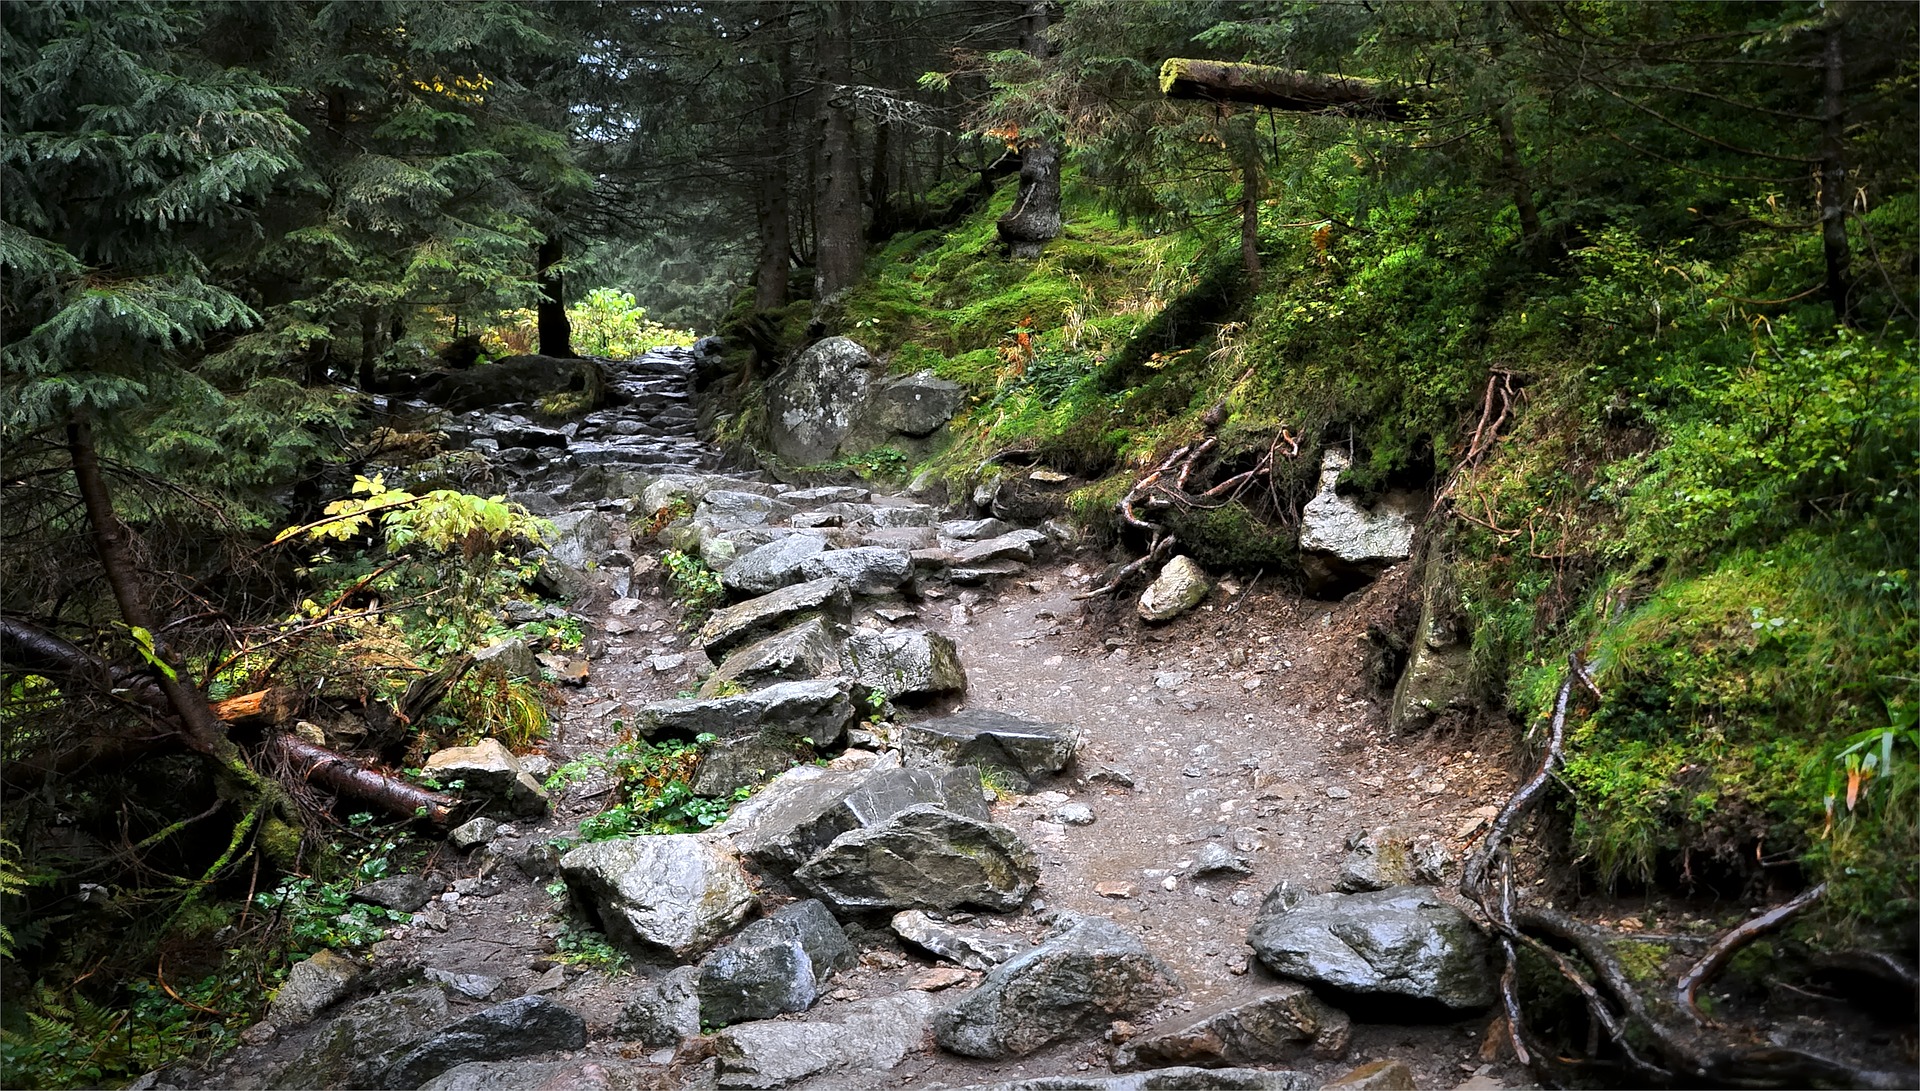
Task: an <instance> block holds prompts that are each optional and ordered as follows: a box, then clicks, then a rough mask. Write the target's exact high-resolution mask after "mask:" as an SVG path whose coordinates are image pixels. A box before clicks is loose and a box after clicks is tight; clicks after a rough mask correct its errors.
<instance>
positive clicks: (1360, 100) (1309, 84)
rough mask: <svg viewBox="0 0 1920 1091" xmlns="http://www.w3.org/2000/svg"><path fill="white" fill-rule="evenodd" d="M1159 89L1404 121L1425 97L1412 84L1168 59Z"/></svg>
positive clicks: (1179, 94) (1298, 110)
mask: <svg viewBox="0 0 1920 1091" xmlns="http://www.w3.org/2000/svg"><path fill="white" fill-rule="evenodd" d="M1160 93H1161V94H1164V95H1166V96H1167V97H1168V98H1176V99H1201V100H1204V101H1208V102H1244V103H1247V104H1249V105H1253V106H1271V107H1273V108H1274V109H1276V110H1289V111H1292V112H1294V113H1306V114H1342V115H1345V116H1347V117H1365V118H1373V119H1376V120H1380V121H1405V120H1407V118H1409V117H1411V116H1412V113H1413V111H1412V109H1411V107H1412V106H1414V105H1416V104H1418V103H1420V102H1423V101H1425V98H1424V96H1422V95H1420V94H1419V93H1417V92H1415V91H1412V90H1410V89H1404V88H1393V87H1389V86H1387V85H1386V84H1384V83H1382V82H1381V81H1379V80H1370V79H1362V78H1361V77H1359V76H1327V75H1322V74H1320V73H1316V72H1298V71H1295V70H1293V69H1289V68H1275V67H1273V66H1271V65H1264V64H1233V63H1230V62H1227V61H1202V60H1191V59H1187V58H1182V57H1174V58H1170V59H1169V60H1168V61H1167V62H1166V63H1165V64H1162V65H1161V66H1160Z"/></svg>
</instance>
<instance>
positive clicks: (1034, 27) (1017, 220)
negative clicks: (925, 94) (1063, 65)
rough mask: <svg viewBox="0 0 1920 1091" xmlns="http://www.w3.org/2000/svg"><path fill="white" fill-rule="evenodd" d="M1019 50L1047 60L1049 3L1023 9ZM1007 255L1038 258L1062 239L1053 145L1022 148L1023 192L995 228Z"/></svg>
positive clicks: (1033, 143) (1041, 0) (1035, 1)
mask: <svg viewBox="0 0 1920 1091" xmlns="http://www.w3.org/2000/svg"><path fill="white" fill-rule="evenodd" d="M1020 8H1021V13H1020V48H1022V49H1024V50H1026V51H1027V53H1028V54H1030V55H1032V56H1033V57H1035V58H1037V59H1039V60H1042V61H1044V60H1046V57H1047V0H1031V2H1027V3H1022V4H1021V5H1020ZM994 226H995V227H996V228H997V229H998V230H999V233H1000V241H1001V243H1003V244H1004V245H1005V246H1006V248H1007V252H1008V253H1009V254H1011V255H1012V256H1014V257H1016V258H1037V257H1039V256H1040V252H1041V251H1042V250H1044V249H1045V248H1046V245H1047V244H1048V243H1049V242H1052V241H1053V240H1054V239H1057V238H1059V237H1060V149H1058V148H1056V147H1054V145H1053V143H1052V142H1051V141H1046V140H1028V141H1024V142H1022V143H1021V145H1020V190H1019V192H1018V193H1017V194H1015V196H1014V199H1013V207H1012V208H1010V209H1008V210H1007V214H1006V215H1004V216H1002V217H1000V220H999V222H998V223H996V224H995V225H994Z"/></svg>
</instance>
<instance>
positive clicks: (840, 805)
mask: <svg viewBox="0 0 1920 1091" xmlns="http://www.w3.org/2000/svg"><path fill="white" fill-rule="evenodd" d="M920 804H933V805H936V806H939V807H943V808H945V809H947V810H949V811H952V812H955V813H958V814H962V815H966V816H967V817H970V818H976V819H979V820H980V821H983V822H984V821H986V819H987V805H986V802H985V801H984V800H983V799H982V798H981V795H980V781H979V776H978V774H977V773H975V772H974V771H973V770H971V769H942V770H935V769H902V768H900V767H898V766H890V765H884V764H876V765H870V766H865V767H861V768H853V769H826V768H821V767H819V766H812V765H803V766H800V767H799V768H797V769H790V770H788V771H787V772H785V773H782V774H781V775H780V776H778V777H776V778H774V781H773V783H771V784H769V785H767V786H766V787H765V788H763V789H761V790H760V792H759V794H757V795H755V796H754V797H753V798H752V799H749V800H747V801H746V802H745V803H742V804H741V805H740V806H738V807H736V808H734V812H733V814H732V815H731V816H730V817H728V819H727V820H726V821H725V822H723V823H721V824H720V825H718V826H716V827H714V829H713V831H712V832H713V833H714V834H715V835H725V836H728V837H730V838H731V839H732V841H733V844H734V847H735V848H736V849H738V850H739V852H740V854H741V855H742V856H744V857H746V858H747V859H748V860H751V861H753V863H754V865H755V866H757V867H761V868H765V869H766V870H768V871H771V872H774V873H775V874H780V875H785V874H789V873H791V872H792V871H793V869H794V868H797V867H799V866H800V865H801V864H804V863H806V862H807V861H808V860H809V859H811V858H812V857H813V855H814V854H815V853H817V852H819V851H820V850H821V849H824V848H826V847H827V845H829V844H830V843H832V841H833V840H834V838H836V837H839V836H840V835H841V834H843V833H846V832H848V831H849V830H857V829H863V828H866V827H868V826H875V825H878V824H880V823H882V822H885V821H886V820H887V819H888V818H891V817H892V816H893V815H895V814H898V813H899V812H901V811H903V810H906V809H907V808H909V807H913V806H917V805H920Z"/></svg>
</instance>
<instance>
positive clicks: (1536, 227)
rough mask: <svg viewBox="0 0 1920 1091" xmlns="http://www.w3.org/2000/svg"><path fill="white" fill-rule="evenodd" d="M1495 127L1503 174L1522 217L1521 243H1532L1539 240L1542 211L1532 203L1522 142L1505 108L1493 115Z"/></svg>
mask: <svg viewBox="0 0 1920 1091" xmlns="http://www.w3.org/2000/svg"><path fill="white" fill-rule="evenodd" d="M1494 124H1495V127H1496V128H1498V129H1499V131H1500V173H1502V174H1504V175H1506V178H1507V187H1508V189H1509V191H1510V192H1511V193H1512V194H1513V207H1514V211H1516V212H1518V213H1519V214H1520V239H1521V241H1522V242H1525V243H1532V242H1534V241H1535V240H1537V239H1538V238H1539V237H1540V209H1539V208H1538V207H1536V206H1535V205H1534V203H1533V183H1532V181H1531V180H1530V179H1529V178H1528V177H1527V168H1526V167H1525V166H1523V165H1522V164H1521V162H1520V141H1519V140H1518V139H1517V138H1516V137H1515V136H1514V132H1513V112H1512V111H1510V110H1508V109H1507V108H1506V107H1505V106H1502V107H1501V108H1500V109H1499V110H1498V111H1496V112H1495V113H1494Z"/></svg>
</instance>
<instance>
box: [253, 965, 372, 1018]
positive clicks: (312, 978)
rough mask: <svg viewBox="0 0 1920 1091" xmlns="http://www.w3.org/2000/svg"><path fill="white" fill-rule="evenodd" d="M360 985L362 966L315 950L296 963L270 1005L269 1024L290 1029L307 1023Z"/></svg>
mask: <svg viewBox="0 0 1920 1091" xmlns="http://www.w3.org/2000/svg"><path fill="white" fill-rule="evenodd" d="M359 983H360V967H359V966H357V965H355V963H354V961H353V960H352V959H350V958H348V957H347V956H345V955H343V954H340V953H339V952H337V951H315V952H314V953H313V954H312V956H310V957H308V958H306V959H304V960H302V961H300V962H296V963H294V966H293V969H291V970H288V971H287V980H286V983H285V984H283V985H281V986H280V991H279V992H277V993H275V994H274V997H273V1003H271V1004H269V1005H268V1006H267V1018H266V1022H269V1023H272V1024H273V1025H275V1026H280V1027H290V1026H295V1025H298V1024H300V1023H304V1022H306V1021H307V1020H309V1019H312V1018H313V1017H314V1016H316V1015H318V1014H320V1012H321V1011H322V1010H323V1009H325V1008H327V1007H328V1006H330V1005H332V1004H334V1003H336V1002H338V1001H339V1000H340V998H341V997H344V996H346V995H347V994H348V993H351V992H352V991H353V989H354V986H356V985H358V984H359Z"/></svg>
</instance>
